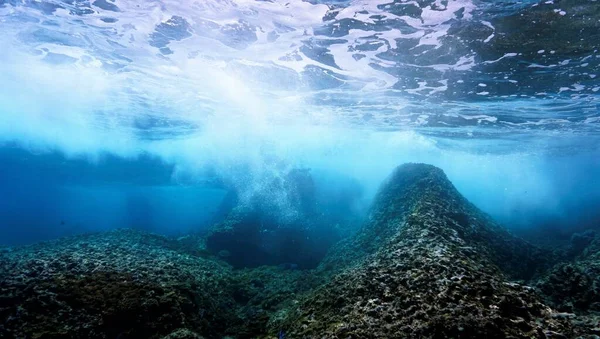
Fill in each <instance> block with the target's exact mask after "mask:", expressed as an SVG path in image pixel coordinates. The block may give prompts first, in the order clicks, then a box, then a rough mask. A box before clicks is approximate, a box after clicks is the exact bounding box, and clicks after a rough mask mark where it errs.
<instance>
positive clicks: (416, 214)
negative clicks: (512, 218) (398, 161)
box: [273, 164, 572, 338]
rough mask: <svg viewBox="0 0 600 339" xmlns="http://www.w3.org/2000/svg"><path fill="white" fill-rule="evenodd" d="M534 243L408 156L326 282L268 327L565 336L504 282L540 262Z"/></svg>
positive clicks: (566, 329) (327, 334)
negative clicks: (498, 222) (500, 223)
mask: <svg viewBox="0 0 600 339" xmlns="http://www.w3.org/2000/svg"><path fill="white" fill-rule="evenodd" d="M538 251H539V250H537V249H536V248H534V247H533V246H531V245H529V244H527V243H525V242H524V241H521V240H519V239H517V238H515V237H513V236H511V235H510V234H509V233H508V232H507V231H506V230H504V229H502V228H501V227H500V226H498V225H496V224H495V223H493V222H492V221H491V220H490V219H489V218H488V217H487V216H485V215H484V214H483V213H482V212H480V211H479V210H477V209H476V208H475V207H474V206H473V205H471V204H470V203H468V202H467V201H466V199H464V198H463V197H462V196H461V195H460V194H459V193H458V192H457V191H456V189H455V188H454V187H453V185H452V184H451V183H450V182H449V181H448V179H447V178H446V176H445V175H444V173H443V172H442V171H441V170H440V169H438V168H435V167H433V166H428V165H423V164H406V165H403V166H400V167H398V168H397V169H396V170H395V171H394V173H393V174H392V175H391V176H390V178H389V179H388V180H387V181H386V182H385V183H384V184H383V185H382V188H381V190H380V192H379V194H378V196H377V198H376V200H375V203H374V206H373V209H372V212H371V215H370V220H369V222H368V223H367V224H366V225H365V227H364V229H363V230H362V231H360V232H359V233H358V234H357V235H356V236H354V237H353V238H351V239H349V240H347V241H345V242H343V243H342V244H340V245H339V246H337V247H336V248H335V249H334V250H333V251H332V253H331V254H329V255H328V257H327V258H326V260H325V261H324V263H323V265H322V266H321V268H320V269H321V270H322V271H324V272H326V271H327V270H329V269H332V270H333V271H334V272H336V273H335V274H333V277H332V278H331V280H330V281H329V282H328V283H327V284H325V285H324V286H322V287H320V288H318V289H317V290H315V291H314V292H312V293H310V294H308V295H307V296H306V297H305V298H304V299H303V300H301V301H300V302H299V303H298V304H297V305H296V306H295V307H293V308H292V309H291V310H290V313H289V315H288V317H287V318H286V319H285V320H283V321H281V322H279V323H274V324H273V327H274V328H276V327H283V328H287V329H288V331H289V337H291V338H315V337H319V338H441V337H464V338H467V337H469V338H478V337H482V338H483V337H488V338H506V337H519V338H521V337H538V338H545V337H554V336H555V337H561V336H565V335H566V336H569V335H571V334H572V332H571V328H570V325H569V324H568V323H567V322H566V320H560V319H556V318H554V317H553V312H552V310H551V309H550V308H548V307H547V306H545V305H544V304H543V303H542V302H541V300H540V298H539V297H538V296H537V295H536V293H535V292H534V290H533V289H532V288H530V287H527V286H524V285H520V284H518V283H515V282H510V281H509V280H508V277H510V276H514V277H527V276H531V274H532V272H535V270H536V268H537V267H538V266H539V265H542V266H543V265H545V264H546V262H545V261H544V260H543V259H542V257H541V256H539V255H538ZM338 263H340V264H341V267H342V268H341V269H340V268H337V269H336V268H335V267H336V265H337V264H338Z"/></svg>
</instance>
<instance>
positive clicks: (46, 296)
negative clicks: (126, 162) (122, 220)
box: [0, 230, 240, 339]
mask: <svg viewBox="0 0 600 339" xmlns="http://www.w3.org/2000/svg"><path fill="white" fill-rule="evenodd" d="M175 247H176V243H174V241H172V240H169V239H167V238H164V237H161V236H156V235H151V234H147V233H142V232H137V231H132V230H120V231H114V232H109V233H101V234H95V235H86V236H76V237H71V238H66V239H62V240H57V241H52V242H47V243H42V244H38V245H33V246H26V247H22V248H17V249H15V250H14V251H12V252H10V253H8V254H6V255H5V256H4V257H3V258H2V259H3V260H2V262H0V318H2V319H4V321H3V322H2V323H1V324H0V337H2V338H110V339H114V338H121V339H125V338H160V337H162V336H165V335H169V334H170V333H171V332H173V331H175V330H177V329H182V328H190V329H193V330H194V331H195V332H198V333H202V334H204V335H206V336H208V337H214V336H215V335H216V334H221V333H226V331H227V330H228V329H230V328H232V327H235V326H236V324H240V319H238V318H237V315H236V314H235V301H234V299H233V298H232V296H231V295H230V294H229V293H227V291H228V290H229V288H228V287H229V286H231V274H230V273H231V269H230V268H229V267H228V266H227V265H224V264H222V263H219V262H216V261H209V260H206V259H203V258H200V257H195V256H191V255H188V254H186V253H183V252H180V251H177V250H175ZM181 331H183V330H180V331H179V332H180V333H181ZM172 337H173V336H172ZM188 337H190V336H188ZM190 338H191V337H190Z"/></svg>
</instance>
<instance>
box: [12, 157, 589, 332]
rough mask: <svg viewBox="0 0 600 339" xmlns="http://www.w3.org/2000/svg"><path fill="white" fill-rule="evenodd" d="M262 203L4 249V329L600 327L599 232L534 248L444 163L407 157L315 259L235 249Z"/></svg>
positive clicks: (529, 329) (534, 329) (453, 329)
mask: <svg viewBox="0 0 600 339" xmlns="http://www.w3.org/2000/svg"><path fill="white" fill-rule="evenodd" d="M257 213H262V212H257V211H256V208H255V207H253V208H250V210H248V208H242V207H239V206H238V207H236V208H233V209H232V210H231V212H230V216H229V217H227V218H226V219H225V221H224V222H221V223H219V224H218V225H215V227H214V228H213V230H212V231H211V232H208V233H207V234H199V235H189V236H186V237H182V238H177V239H172V238H167V237H163V236H160V235H155V234H150V233H144V232H141V231H135V230H129V229H123V230H116V231H111V232H106V233H97V234H89V235H82V236H74V237H68V238H63V239H59V240H56V241H50V242H44V243H39V244H35V245H30V246H23V247H10V248H1V249H0V319H3V321H2V322H1V323H0V338H111V339H114V338H117V339H125V338H277V339H281V338H286V339H294V338H600V323H599V322H600V236H599V235H598V234H596V233H594V232H591V231H590V232H585V233H581V234H576V235H575V236H573V238H572V239H571V242H570V243H569V244H568V245H567V246H563V247H560V248H556V249H548V248H542V247H537V246H536V245H534V244H531V243H529V242H526V241H524V240H521V239H519V238H517V237H515V236H513V235H511V234H510V233H509V232H508V231H507V230H506V229H504V228H503V227H502V226H500V225H498V224H497V223H495V222H494V221H493V220H491V218H489V217H488V216H487V215H486V214H484V213H483V212H481V211H480V210H478V209H477V208H476V207H475V206H473V205H472V204H471V203H469V202H468V201H467V200H466V199H465V198H464V197H463V196H462V195H461V194H460V193H459V192H458V191H457V190H456V189H455V188H454V186H453V185H452V184H451V183H450V181H449V180H448V179H447V178H446V176H445V174H444V173H443V172H442V171H441V170H440V169H438V168H436V167H433V166H429V165H424V164H405V165H402V166H399V167H398V168H397V169H396V170H395V171H394V172H393V173H392V174H391V175H390V177H389V178H388V179H387V180H386V182H385V183H384V184H383V185H382V186H381V189H380V191H379V193H378V195H377V197H376V199H375V201H374V204H373V206H372V207H371V209H370V212H369V216H368V218H367V220H366V221H365V222H364V225H363V226H362V228H361V229H360V230H359V231H358V232H357V233H355V234H353V235H351V236H347V237H345V238H343V239H342V240H340V241H338V242H337V243H335V244H334V245H333V246H331V247H330V248H329V250H328V251H326V252H324V253H323V255H321V254H319V255H318V256H315V257H311V256H310V253H307V252H306V251H307V250H306V248H304V249H303V250H302V251H297V253H298V254H297V257H295V258H294V259H298V260H304V261H303V262H305V263H307V267H299V266H298V265H297V264H292V263H284V264H282V263H281V262H277V261H272V262H269V261H268V260H271V259H268V260H267V261H259V262H254V261H252V260H251V259H252V258H250V259H248V258H246V257H244V253H245V252H239V251H238V252H235V248H236V244H240V242H239V240H240V239H243V238H248V237H249V235H252V232H254V231H255V230H254V229H241V227H243V226H244V225H248V223H249V222H247V220H250V219H252V218H254V217H255V216H256V215H257ZM240 220H241V221H244V220H246V222H241V221H240ZM315 224H316V223H315ZM271 227H272V228H274V229H275V228H277V225H276V224H273V225H271ZM286 236H289V234H286ZM254 245H255V244H254ZM313 245H314V244H313ZM245 249H246V250H248V251H250V250H253V252H247V253H249V254H248V256H256V255H258V252H257V250H256V248H250V247H245ZM319 251H322V248H319ZM325 253H326V254H325ZM286 255H287V254H286ZM315 258H318V261H315V260H316V259H315ZM296 262H298V261H296ZM248 263H250V264H251V265H247V264H248ZM260 263H263V264H264V263H267V264H268V265H259V264H260ZM242 264H244V265H242Z"/></svg>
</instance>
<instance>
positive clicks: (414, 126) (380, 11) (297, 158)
mask: <svg viewBox="0 0 600 339" xmlns="http://www.w3.org/2000/svg"><path fill="white" fill-rule="evenodd" d="M0 46H2V47H3V48H2V49H3V52H2V53H1V55H0V244H23V243H31V242H36V241H39V240H47V239H53V238H56V237H59V236H64V235H70V234H76V233H82V232H90V231H100V230H107V229H113V228H121V227H133V228H139V229H144V230H149V231H152V232H157V233H162V234H167V235H174V236H180V235H184V234H186V233H189V232H201V231H202V230H206V229H207V228H208V227H209V226H210V225H211V224H212V223H214V222H215V220H218V218H219V216H218V210H219V206H220V205H221V203H222V202H223V198H224V197H225V195H226V194H227V192H228V191H230V190H236V191H238V192H240V193H241V195H242V196H245V197H249V196H252V195H256V194H262V193H263V192H264V191H265V190H268V189H269V183H270V182H272V180H273V178H278V177H281V176H283V175H284V174H285V173H287V172H289V170H290V169H294V168H304V169H310V171H311V174H312V176H313V179H314V182H315V186H316V189H317V191H318V199H319V206H320V208H322V209H323V211H327V213H333V214H336V215H337V216H345V217H346V218H347V219H348V220H350V219H353V218H356V219H359V218H361V217H362V216H363V215H364V212H365V211H366V209H367V207H368V205H369V203H370V199H371V197H372V196H373V195H374V193H375V191H376V190H377V187H378V186H379V184H380V183H381V182H382V180H383V179H384V178H385V177H386V176H387V175H388V174H389V172H390V171H391V169H393V168H394V167H395V166H396V165H399V164H401V163H404V162H426V163H431V164H434V165H436V166H439V167H441V168H442V169H444V170H445V171H446V173H447V175H448V176H449V178H450V179H451V180H452V181H453V182H454V184H455V185H456V186H457V188H458V189H459V190H460V191H461V193H463V194H464V195H465V196H466V197H467V198H469V199H470V200H471V201H472V202H473V203H475V204H476V205H477V206H478V207H480V208H482V209H483V210H484V211H486V212H488V213H490V214H491V215H492V216H493V217H494V218H496V219H497V220H499V221H500V222H501V223H503V224H504V225H506V226H507V227H509V228H512V229H515V230H519V231H524V230H526V231H527V232H547V231H548V232H550V231H552V232H553V234H558V235H560V236H564V237H566V238H567V237H569V236H570V233H572V232H573V231H580V230H584V229H588V228H596V229H598V228H600V179H599V177H600V101H599V96H600V53H599V50H600V3H599V2H598V1H594V0H564V1H558V0H555V1H542V2H537V1H514V2H510V1H479V0H456V1H433V0H426V1H418V2H417V1H398V0H394V1H392V0H364V1H363V0H355V1H301V0H293V1H287V0H286V1H278V0H275V1H251V0H244V1H242V0H239V1H237V0H210V1H201V2H196V3H194V4H192V3H188V2H181V1H145V2H143V3H137V2H126V1H103V2H98V1H96V2H94V1H75V2H74V1H57V0H43V1H11V0H9V1H3V0H0ZM279 193H281V192H279ZM279 193H278V192H269V194H272V195H273V199H274V201H276V204H275V206H276V208H277V209H281V211H280V212H281V213H282V214H285V213H288V212H289V211H286V210H285V209H286V206H287V205H286V203H285V200H286V197H285V196H283V195H282V194H279ZM332 211H334V212H332ZM336 220H338V219H336Z"/></svg>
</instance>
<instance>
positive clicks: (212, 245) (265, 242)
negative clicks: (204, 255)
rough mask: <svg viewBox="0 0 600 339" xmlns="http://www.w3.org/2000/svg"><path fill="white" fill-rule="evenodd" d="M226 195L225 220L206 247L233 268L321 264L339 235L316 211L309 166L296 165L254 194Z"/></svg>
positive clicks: (211, 231) (312, 265) (222, 210)
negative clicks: (302, 168) (299, 166)
mask: <svg viewBox="0 0 600 339" xmlns="http://www.w3.org/2000/svg"><path fill="white" fill-rule="evenodd" d="M237 196H238V194H235V193H230V194H228V197H229V198H228V199H226V200H225V201H224V206H223V207H222V208H220V209H219V210H220V212H219V213H220V214H222V215H224V219H223V220H222V221H220V222H218V223H216V224H215V225H214V227H213V228H212V229H211V230H210V232H209V233H208V235H207V236H206V247H207V249H208V250H209V251H211V252H212V253H215V254H219V255H220V253H227V256H226V257H224V256H221V257H222V258H223V259H224V260H226V261H227V262H229V263H230V264H232V265H233V266H234V267H237V268H243V267H258V266H261V265H280V264H290V265H295V266H296V267H299V268H303V269H304V268H312V267H315V266H317V265H318V263H319V261H320V260H321V259H322V258H323V257H324V256H325V254H326V252H327V250H328V248H329V247H330V246H331V245H332V244H333V243H334V242H335V241H337V240H338V239H339V237H338V236H337V234H336V230H335V229H334V228H333V227H332V225H331V224H323V223H321V222H320V220H319V218H320V215H318V214H317V213H316V196H315V185H314V182H313V179H312V176H311V174H310V172H309V171H308V170H301V169H294V170H291V171H289V172H288V173H287V174H286V175H284V176H283V177H281V178H276V179H273V180H272V182H271V183H270V184H269V185H268V187H266V188H264V189H262V190H261V191H258V192H254V193H253V194H252V195H251V196H249V197H245V198H237Z"/></svg>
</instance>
